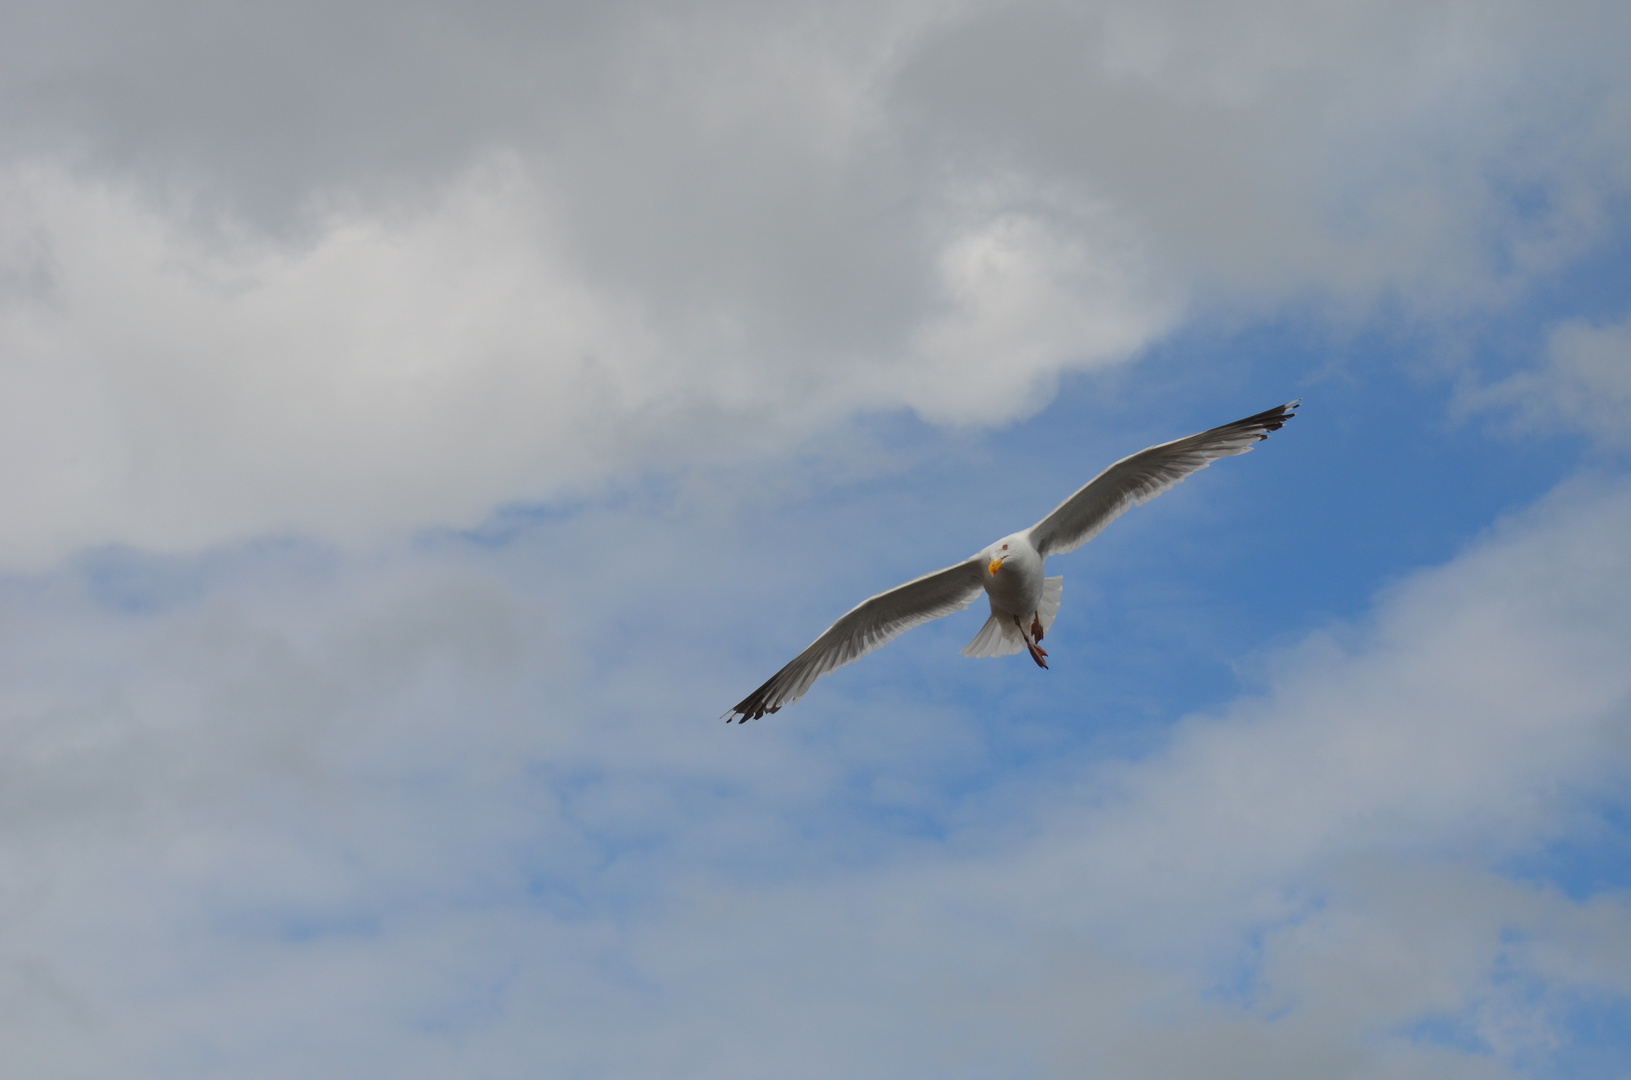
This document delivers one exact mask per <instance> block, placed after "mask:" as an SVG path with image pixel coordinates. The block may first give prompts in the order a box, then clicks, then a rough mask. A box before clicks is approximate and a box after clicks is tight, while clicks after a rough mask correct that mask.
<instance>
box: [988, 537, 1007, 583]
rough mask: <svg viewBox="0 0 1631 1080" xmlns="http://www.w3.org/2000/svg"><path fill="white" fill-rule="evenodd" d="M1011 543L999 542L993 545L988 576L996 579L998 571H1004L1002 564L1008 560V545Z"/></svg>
mask: <svg viewBox="0 0 1631 1080" xmlns="http://www.w3.org/2000/svg"><path fill="white" fill-rule="evenodd" d="M1010 543H1011V541H1008V540H999V541H997V542H996V543H995V544H992V545H991V551H990V555H991V562H990V563H989V564H988V565H987V566H986V568H985V572H986V573H987V574H990V575H991V576H992V577H995V576H996V574H997V571H998V570H1001V569H1002V564H1003V563H1004V562H1006V561H1007V560H1008V545H1009V544H1010Z"/></svg>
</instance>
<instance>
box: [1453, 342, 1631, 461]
mask: <svg viewBox="0 0 1631 1080" xmlns="http://www.w3.org/2000/svg"><path fill="white" fill-rule="evenodd" d="M1465 396H1466V400H1467V403H1468V404H1469V405H1471V406H1472V407H1474V408H1482V409H1510V410H1513V411H1514V412H1515V413H1516V417H1517V419H1518V421H1519V423H1520V424H1521V425H1522V426H1524V427H1526V428H1528V429H1531V430H1533V429H1536V428H1542V429H1544V428H1553V429H1555V428H1564V429H1569V430H1574V431H1579V432H1582V433H1584V434H1586V435H1588V436H1590V437H1591V438H1592V439H1593V440H1595V441H1596V442H1598V443H1599V444H1601V445H1603V446H1608V447H1616V448H1620V447H1624V446H1626V445H1627V444H1631V321H1626V322H1620V323H1612V324H1609V325H1606V326H1595V325H1592V324H1590V323H1586V322H1580V321H1569V322H1565V323H1563V324H1561V325H1560V326H1558V327H1556V328H1555V329H1554V330H1553V331H1552V333H1551V336H1550V337H1549V339H1548V340H1547V343H1546V357H1545V363H1544V364H1543V365H1542V366H1540V367H1538V368H1535V369H1532V370H1529V371H1523V372H1519V373H1518V374H1516V375H1513V376H1510V377H1508V378H1507V379H1504V380H1502V381H1501V382H1499V383H1496V384H1495V385H1494V386H1491V387H1488V388H1485V389H1481V390H1477V391H1473V392H1470V393H1468V394H1467V395H1465Z"/></svg>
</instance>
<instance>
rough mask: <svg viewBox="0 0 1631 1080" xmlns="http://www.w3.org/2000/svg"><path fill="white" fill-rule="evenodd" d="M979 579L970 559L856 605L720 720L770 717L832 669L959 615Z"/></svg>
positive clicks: (978, 567)
mask: <svg viewBox="0 0 1631 1080" xmlns="http://www.w3.org/2000/svg"><path fill="white" fill-rule="evenodd" d="M984 574H985V564H984V562H983V561H982V560H981V559H980V557H979V556H975V557H974V558H971V559H969V560H968V561H967V562H961V563H958V564H957V565H956V566H948V567H946V568H945V569H944V570H936V571H935V572H934V573H932V574H924V575H923V576H922V577H920V578H914V579H913V580H911V581H908V582H907V583H906V584H904V585H899V586H896V587H895V588H893V589H890V590H889V591H888V592H881V593H879V594H878V595H877V596H873V597H870V598H868V599H866V600H863V601H861V603H859V604H857V605H855V607H853V608H851V609H850V611H849V612H848V614H846V615H844V617H843V618H841V619H839V620H838V621H837V622H835V623H833V624H832V626H830V627H828V628H827V632H826V633H824V634H822V635H821V636H820V637H818V638H816V639H815V641H813V642H812V643H811V644H810V647H809V648H807V649H805V650H804V651H803V652H801V653H799V654H798V655H797V656H795V657H793V659H792V660H791V661H789V662H788V664H787V666H786V667H784V668H782V669H781V670H780V671H778V672H776V674H774V675H772V676H771V677H770V678H769V679H768V680H766V681H765V684H764V685H763V686H761V687H759V689H757V690H755V691H754V692H753V693H751V694H749V695H748V696H747V697H745V698H743V699H742V700H741V702H740V703H738V704H737V705H736V707H735V708H733V709H731V710H730V711H728V712H726V713H725V715H724V717H723V719H725V720H726V721H727V722H728V721H730V720H731V719H733V718H734V719H736V720H737V721H738V722H741V721H744V720H749V719H752V720H757V719H759V717H761V716H763V715H764V714H765V713H773V712H775V711H776V710H778V709H780V708H781V707H782V706H783V705H790V704H792V703H793V702H795V701H797V700H798V699H799V698H801V697H803V696H804V692H805V691H806V690H808V689H810V684H811V683H813V682H815V681H816V680H817V679H819V678H820V677H821V676H823V675H825V674H827V672H829V671H832V670H833V669H834V668H838V667H842V666H843V665H845V664H847V663H849V662H850V661H851V660H856V659H859V658H860V657H862V656H864V655H866V654H867V653H869V652H871V651H872V650H873V649H876V648H877V647H878V646H879V645H882V644H883V643H884V642H886V641H889V640H890V639H892V638H895V637H898V636H899V635H901V634H904V633H905V632H906V631H908V630H910V629H911V628H912V627H914V626H921V625H922V624H923V623H926V622H929V621H930V620H932V619H938V618H940V617H941V616H942V615H950V614H951V613H952V612H954V611H962V610H963V609H964V608H966V607H968V606H969V605H970V604H972V603H973V602H974V599H975V597H977V596H979V595H980V593H981V592H983V591H984V588H985V585H984V581H985V579H984V576H983V575H984Z"/></svg>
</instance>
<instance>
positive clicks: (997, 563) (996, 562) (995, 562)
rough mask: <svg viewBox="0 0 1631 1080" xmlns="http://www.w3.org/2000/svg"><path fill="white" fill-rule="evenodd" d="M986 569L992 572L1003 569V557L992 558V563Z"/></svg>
mask: <svg viewBox="0 0 1631 1080" xmlns="http://www.w3.org/2000/svg"><path fill="white" fill-rule="evenodd" d="M986 569H987V570H989V571H991V573H993V574H995V573H996V572H997V571H998V570H1001V569H1002V560H1001V559H992V560H991V565H990V566H988V567H986Z"/></svg>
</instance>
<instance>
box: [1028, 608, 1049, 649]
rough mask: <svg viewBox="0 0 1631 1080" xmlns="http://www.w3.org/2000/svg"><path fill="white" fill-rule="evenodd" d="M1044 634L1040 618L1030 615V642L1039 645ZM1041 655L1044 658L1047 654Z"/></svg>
mask: <svg viewBox="0 0 1631 1080" xmlns="http://www.w3.org/2000/svg"><path fill="white" fill-rule="evenodd" d="M1045 632H1046V631H1044V630H1043V628H1042V616H1040V615H1032V616H1031V640H1032V641H1035V642H1038V643H1040V642H1041V641H1042V635H1043V634H1044V633H1045ZM1042 655H1043V656H1046V655H1048V654H1047V653H1043V654H1042Z"/></svg>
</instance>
